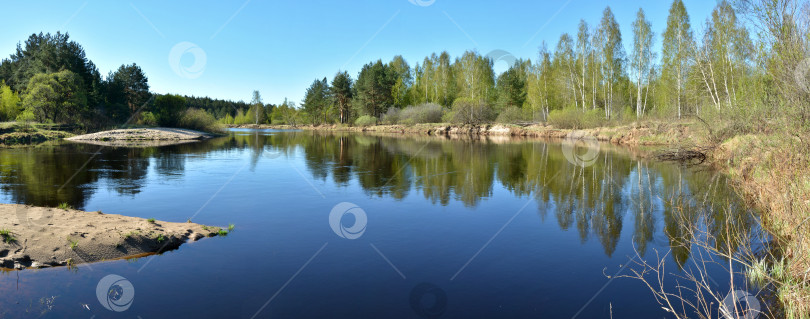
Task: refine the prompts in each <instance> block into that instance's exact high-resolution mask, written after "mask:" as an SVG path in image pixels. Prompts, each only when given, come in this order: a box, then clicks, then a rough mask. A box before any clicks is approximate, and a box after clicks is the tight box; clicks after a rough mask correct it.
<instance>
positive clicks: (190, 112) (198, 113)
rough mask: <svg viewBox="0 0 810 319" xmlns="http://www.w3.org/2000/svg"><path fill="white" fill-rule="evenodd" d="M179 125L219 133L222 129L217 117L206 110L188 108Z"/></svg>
mask: <svg viewBox="0 0 810 319" xmlns="http://www.w3.org/2000/svg"><path fill="white" fill-rule="evenodd" d="M178 125H179V126H180V127H182V128H187V129H192V130H198V131H204V132H215V133H218V132H220V131H221V130H222V127H220V125H219V123H217V119H215V118H214V116H213V115H211V114H209V113H208V112H206V111H205V110H200V109H195V108H191V109H187V110H186V111H185V112H183V115H182V116H181V117H180V121H179V122H178Z"/></svg>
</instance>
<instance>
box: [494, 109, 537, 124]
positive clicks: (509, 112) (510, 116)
mask: <svg viewBox="0 0 810 319" xmlns="http://www.w3.org/2000/svg"><path fill="white" fill-rule="evenodd" d="M531 121H532V117H531V113H530V112H528V111H525V110H523V109H521V108H519V107H516V106H510V107H507V108H505V109H504V110H503V111H501V114H500V115H498V119H496V120H495V122H498V123H504V124H514V123H521V122H531Z"/></svg>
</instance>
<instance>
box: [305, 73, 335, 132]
mask: <svg viewBox="0 0 810 319" xmlns="http://www.w3.org/2000/svg"><path fill="white" fill-rule="evenodd" d="M331 105H332V101H331V100H330V96H329V83H328V82H326V78H323V79H322V80H315V81H313V82H312V85H310V86H309V88H307V91H306V94H305V96H304V104H303V105H302V108H303V110H304V112H306V113H307V115H308V116H309V120H310V121H311V122H312V124H313V125H316V124H321V123H326V122H328V121H329V118H328V115H329V111H330V109H331Z"/></svg>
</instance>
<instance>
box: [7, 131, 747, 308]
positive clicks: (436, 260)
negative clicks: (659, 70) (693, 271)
mask: <svg viewBox="0 0 810 319" xmlns="http://www.w3.org/2000/svg"><path fill="white" fill-rule="evenodd" d="M577 152H578V153H575V154H580V155H581V156H584V155H582V154H583V153H584V152H583V150H578V151H577ZM594 155H595V157H594V161H593V163H590V162H589V163H586V164H588V165H585V166H584V167H583V166H579V165H575V163H577V162H576V161H569V160H568V159H567V158H566V156H565V153H564V152H563V147H562V146H561V145H560V144H559V143H554V142H549V143H544V142H541V141H536V140H535V141H529V140H503V141H487V140H447V139H441V138H434V137H424V138H403V137H379V136H369V135H360V134H325V133H313V132H279V131H244V130H242V131H239V130H235V131H232V132H231V135H230V136H228V137H222V138H217V139H213V140H210V141H205V142H200V143H195V144H186V145H178V146H168V147H160V148H141V149H128V148H100V147H99V146H91V145H82V144H72V143H65V144H60V145H56V146H40V147H36V148H23V149H5V150H0V190H2V193H0V201H2V202H6V203H26V204H34V205H43V206H56V205H58V204H59V203H62V202H68V203H70V204H71V205H72V206H74V207H77V208H81V209H85V210H102V211H104V212H105V213H121V214H125V215H130V216H138V217H144V218H156V219H159V220H166V221H174V222H184V221H186V220H187V219H189V218H191V219H193V221H195V222H198V223H202V224H209V225H222V226H224V225H228V224H229V223H233V224H234V225H235V226H236V228H235V230H234V232H232V233H231V234H230V235H228V236H227V237H218V238H211V239H205V240H202V241H200V242H196V243H192V244H187V245H184V246H182V247H181V248H180V249H179V250H176V251H172V252H168V253H165V254H163V255H159V256H150V257H145V258H138V259H132V260H119V261H110V262H103V263H95V264H90V265H82V266H78V267H76V268H73V269H68V268H64V267H63V268H53V269H42V270H24V271H9V272H4V273H3V274H2V275H0V296H2V297H0V317H4V318H5V317H8V318H37V317H42V318H90V317H92V316H95V317H96V318H108V317H114V318H144V319H146V318H174V317H183V318H192V317H196V318H251V317H253V316H255V317H256V318H304V317H307V318H438V317H443V318H471V317H504V318H528V317H532V318H572V317H573V316H577V318H608V317H610V316H611V315H612V316H613V318H665V317H667V314H666V312H664V311H663V310H662V309H661V306H660V305H658V304H657V303H656V301H655V299H654V298H653V296H652V295H651V293H650V292H649V290H648V288H647V287H646V286H645V285H644V284H643V283H642V282H640V281H638V280H632V279H626V278H618V279H616V278H615V275H616V274H619V275H621V274H629V271H630V268H628V267H627V265H628V261H629V260H630V259H631V258H634V256H635V252H634V249H635V250H638V251H639V253H641V254H642V255H643V256H644V258H650V259H654V258H655V252H656V250H657V251H659V252H661V253H662V254H663V253H665V252H666V251H667V250H669V249H670V245H671V242H675V241H676V240H677V238H678V236H679V232H678V229H679V228H678V227H677V221H678V220H679V218H678V217H676V214H675V213H674V212H673V211H674V209H673V204H671V203H673V202H674V201H673V199H676V198H677V199H678V200H679V203H686V204H685V205H686V206H688V207H690V209H689V210H688V213H687V215H688V217H687V220H689V222H690V223H696V224H699V227H702V228H704V229H707V230H708V231H709V232H711V233H712V234H715V235H717V237H718V238H719V239H720V240H722V238H724V235H723V234H724V233H725V232H726V231H727V227H728V225H727V224H726V223H725V221H726V220H727V217H728V216H727V215H728V214H732V215H734V216H733V220H734V221H735V223H738V224H739V225H737V226H738V227H737V228H736V229H750V228H752V227H754V226H753V225H755V224H756V221H755V220H754V218H753V217H751V216H752V215H751V214H749V212H748V211H747V210H746V209H744V208H743V206H742V205H741V204H740V202H739V200H738V199H737V198H736V197H735V195H734V193H733V192H732V191H731V190H730V188H729V187H728V186H727V185H726V180H725V178H724V177H723V176H721V175H718V174H716V173H713V172H711V171H710V170H707V169H705V168H683V167H680V166H677V165H673V164H667V163H657V162H647V161H644V160H639V159H636V158H635V156H634V155H633V153H631V152H629V151H627V150H622V149H616V148H613V147H610V146H607V145H601V146H600V150H599V153H596V154H594ZM63 186H64V187H63ZM341 203H347V204H341ZM333 210H334V212H333ZM331 213H334V216H336V217H333V219H332V220H331V224H330V214H331ZM698 214H700V215H698ZM679 216H681V215H679ZM699 216H703V217H699ZM364 217H365V218H364ZM363 226H365V227H363ZM344 237H345V238H344ZM673 246H675V247H674V248H673V250H672V252H671V253H670V254H669V255H667V256H666V264H667V271H671V272H674V273H678V272H679V271H680V270H679V269H680V268H681V267H686V268H688V267H690V261H691V260H690V258H691V257H690V249H692V248H690V247H688V246H687V247H683V246H680V245H673ZM709 271H710V273H709V274H710V275H711V282H712V285H713V286H714V287H716V289H718V291H723V290H727V289H728V287H729V276H728V274H727V273H722V272H719V271H715V270H712V269H710V270H709ZM111 274H114V275H118V276H121V277H123V278H125V279H126V280H127V281H129V282H130V283H131V287H130V286H126V285H117V286H114V288H115V289H109V290H108V289H107V288H106V287H101V288H102V291H103V292H102V296H103V297H106V296H104V293H107V292H110V291H112V292H113V296H112V297H110V298H111V299H107V300H104V301H105V302H111V303H110V304H107V305H108V306H110V308H111V309H113V310H123V309H124V308H126V307H125V306H124V307H119V308H116V307H115V305H116V304H119V303H122V302H124V301H125V300H128V299H130V298H129V297H130V296H133V295H134V299H132V302H131V303H130V304H129V308H126V310H123V311H120V312H116V311H111V310H107V309H105V308H104V306H103V305H102V304H101V302H100V300H99V297H98V296H97V291H96V290H97V288H98V286H99V283H100V281H102V279H103V278H105V277H106V276H108V275H111ZM607 275H609V276H612V277H611V279H609V278H608V277H607ZM109 278H111V277H108V279H107V280H109ZM670 278H672V277H670ZM119 279H120V278H119ZM108 283H109V282H108V281H104V282H103V284H102V286H103V285H107V284H108ZM666 284H667V285H669V286H671V287H674V280H667V282H666ZM122 287H123V288H122ZM116 289H117V290H116ZM116 293H117V294H118V295H115V294H116ZM108 300H109V301H108ZM123 304H125V303H123ZM88 308H89V310H88Z"/></svg>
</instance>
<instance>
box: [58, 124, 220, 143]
mask: <svg viewBox="0 0 810 319" xmlns="http://www.w3.org/2000/svg"><path fill="white" fill-rule="evenodd" d="M210 137H212V135H211V134H208V133H204V132H200V131H195V130H188V129H181V128H166V127H155V128H134V129H120V130H110V131H102V132H96V133H90V134H84V135H78V136H74V137H70V138H67V139H66V140H68V141H167V140H169V141H189V140H202V139H206V138H210Z"/></svg>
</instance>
